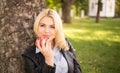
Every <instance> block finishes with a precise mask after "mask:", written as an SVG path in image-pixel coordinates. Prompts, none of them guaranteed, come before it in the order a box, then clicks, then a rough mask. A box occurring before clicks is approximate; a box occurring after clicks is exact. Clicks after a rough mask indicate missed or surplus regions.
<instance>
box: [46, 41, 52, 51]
mask: <svg viewBox="0 0 120 73" xmlns="http://www.w3.org/2000/svg"><path fill="white" fill-rule="evenodd" d="M46 47H47V48H49V49H51V43H50V40H49V39H47V41H46Z"/></svg>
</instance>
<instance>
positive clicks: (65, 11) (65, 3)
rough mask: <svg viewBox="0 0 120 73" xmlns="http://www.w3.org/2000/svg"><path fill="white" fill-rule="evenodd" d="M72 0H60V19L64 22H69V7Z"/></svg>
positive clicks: (70, 7)
mask: <svg viewBox="0 0 120 73" xmlns="http://www.w3.org/2000/svg"><path fill="white" fill-rule="evenodd" d="M73 2H74V0H61V3H62V19H63V22H64V23H71V15H70V12H71V9H72V4H73Z"/></svg>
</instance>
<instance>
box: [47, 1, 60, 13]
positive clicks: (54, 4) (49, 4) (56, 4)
mask: <svg viewBox="0 0 120 73" xmlns="http://www.w3.org/2000/svg"><path fill="white" fill-rule="evenodd" d="M46 6H47V7H48V8H51V9H55V10H57V11H59V9H60V8H61V0H46Z"/></svg>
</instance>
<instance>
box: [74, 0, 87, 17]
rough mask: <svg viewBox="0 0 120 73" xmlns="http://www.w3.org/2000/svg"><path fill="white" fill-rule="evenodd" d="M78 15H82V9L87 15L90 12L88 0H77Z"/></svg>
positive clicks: (75, 3)
mask: <svg viewBox="0 0 120 73" xmlns="http://www.w3.org/2000/svg"><path fill="white" fill-rule="evenodd" d="M74 5H75V8H76V15H77V16H78V15H80V13H81V10H84V11H85V15H87V14H88V0H75V2H74Z"/></svg>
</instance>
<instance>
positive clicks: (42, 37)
mask: <svg viewBox="0 0 120 73" xmlns="http://www.w3.org/2000/svg"><path fill="white" fill-rule="evenodd" d="M43 39H49V37H48V36H47V35H44V36H41V37H38V38H37V40H38V42H39V43H40V47H42V40H43Z"/></svg>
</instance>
